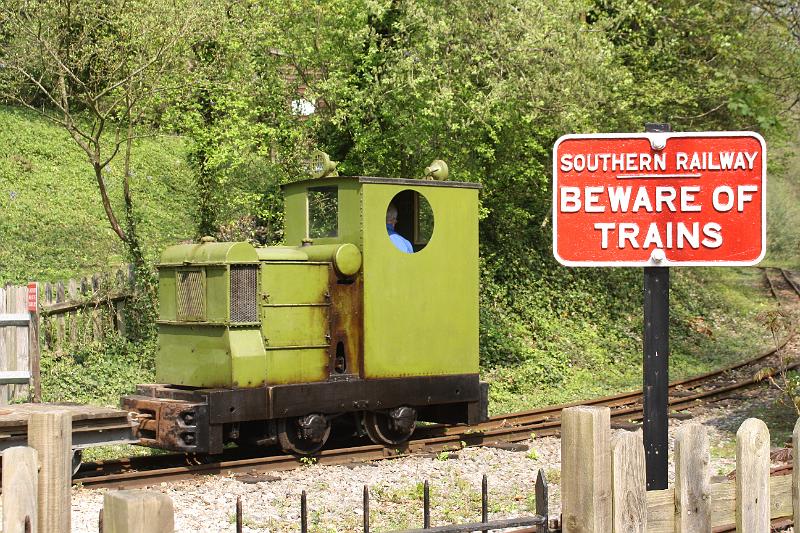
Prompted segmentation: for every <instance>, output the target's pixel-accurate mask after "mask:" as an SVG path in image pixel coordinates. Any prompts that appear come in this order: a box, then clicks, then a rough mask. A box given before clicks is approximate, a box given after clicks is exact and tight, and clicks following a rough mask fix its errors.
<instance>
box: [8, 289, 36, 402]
mask: <svg viewBox="0 0 800 533" xmlns="http://www.w3.org/2000/svg"><path fill="white" fill-rule="evenodd" d="M11 290H12V293H11V294H12V298H13V300H12V304H11V305H12V307H13V311H12V312H14V313H27V312H28V287H27V285H23V286H19V287H12V288H11ZM29 326H30V321H29V322H28V324H27V325H25V326H17V327H16V328H15V331H14V345H15V351H16V354H15V355H16V357H14V360H13V361H11V364H12V365H14V367H13V368H14V370H18V371H23V372H30V370H31V363H30V354H29V352H28V348H29V347H30V346H29V342H30V341H29V334H30V332H29ZM30 386H31V381H28V384H27V385H14V386H12V387H9V391H10V392H11V398H10V399H11V400H15V399H17V398H19V397H23V398H25V399H26V400H27V399H28V397H29V391H30Z"/></svg>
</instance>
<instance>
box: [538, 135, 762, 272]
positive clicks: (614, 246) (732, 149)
mask: <svg viewBox="0 0 800 533" xmlns="http://www.w3.org/2000/svg"><path fill="white" fill-rule="evenodd" d="M553 152H554V153H553V253H554V255H555V257H556V259H557V260H558V261H559V262H560V263H562V264H564V265H567V266H674V265H686V266H709V265H717V266H720V265H754V264H756V263H758V262H759V261H761V259H762V258H763V257H764V253H765V252H766V185H767V179H766V167H767V161H766V143H765V142H764V139H763V138H762V137H761V136H760V135H759V134H757V133H753V132H701V133H630V134H628V133H625V134H596V135H566V136H564V137H561V138H560V139H559V140H558V141H557V142H556V144H555V147H554V149H553Z"/></svg>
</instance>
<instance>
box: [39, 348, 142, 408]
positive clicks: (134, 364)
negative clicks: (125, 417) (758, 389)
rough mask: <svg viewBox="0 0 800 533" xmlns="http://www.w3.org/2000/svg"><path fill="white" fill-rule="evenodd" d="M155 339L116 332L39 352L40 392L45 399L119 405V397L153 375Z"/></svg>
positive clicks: (49, 400) (47, 400)
mask: <svg viewBox="0 0 800 533" xmlns="http://www.w3.org/2000/svg"><path fill="white" fill-rule="evenodd" d="M155 351H156V343H155V341H154V340H148V341H145V342H139V343H132V342H129V341H127V340H125V339H122V338H120V337H119V336H118V335H111V336H108V337H107V338H106V340H105V342H103V343H89V344H87V345H85V346H82V347H78V348H76V349H74V350H72V351H71V352H69V353H65V354H57V353H55V352H50V351H46V352H44V353H43V354H42V396H43V400H44V401H46V402H79V403H89V404H102V405H108V406H118V405H119V398H120V396H122V395H124V394H129V393H132V392H134V390H135V389H136V385H137V384H139V383H152V381H153V379H154V378H155V372H154V361H155Z"/></svg>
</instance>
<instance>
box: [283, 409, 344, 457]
mask: <svg viewBox="0 0 800 533" xmlns="http://www.w3.org/2000/svg"><path fill="white" fill-rule="evenodd" d="M277 429H278V444H280V446H281V448H282V449H283V451H285V452H286V453H296V454H299V455H311V454H313V453H315V452H318V451H319V450H320V449H321V448H322V447H323V446H325V442H327V440H328V437H329V436H330V434H331V422H330V420H328V419H327V418H325V415H322V414H318V413H314V414H310V415H305V416H298V417H295V418H281V419H280V420H278V427H277Z"/></svg>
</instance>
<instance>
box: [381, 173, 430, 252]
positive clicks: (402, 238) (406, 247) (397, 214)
mask: <svg viewBox="0 0 800 533" xmlns="http://www.w3.org/2000/svg"><path fill="white" fill-rule="evenodd" d="M386 232H387V234H388V237H389V240H390V241H391V243H392V244H393V245H394V247H395V248H397V249H398V250H400V251H401V252H403V253H407V254H413V253H416V252H419V251H420V250H422V249H423V248H425V247H426V246H427V245H428V242H430V240H431V238H432V237H433V209H431V204H430V203H428V200H427V198H425V196H423V195H422V194H420V193H418V192H417V191H412V190H410V189H406V190H405V191H400V192H399V193H397V194H396V195H395V196H394V198H392V201H391V202H389V205H388V206H387V207H386Z"/></svg>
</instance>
